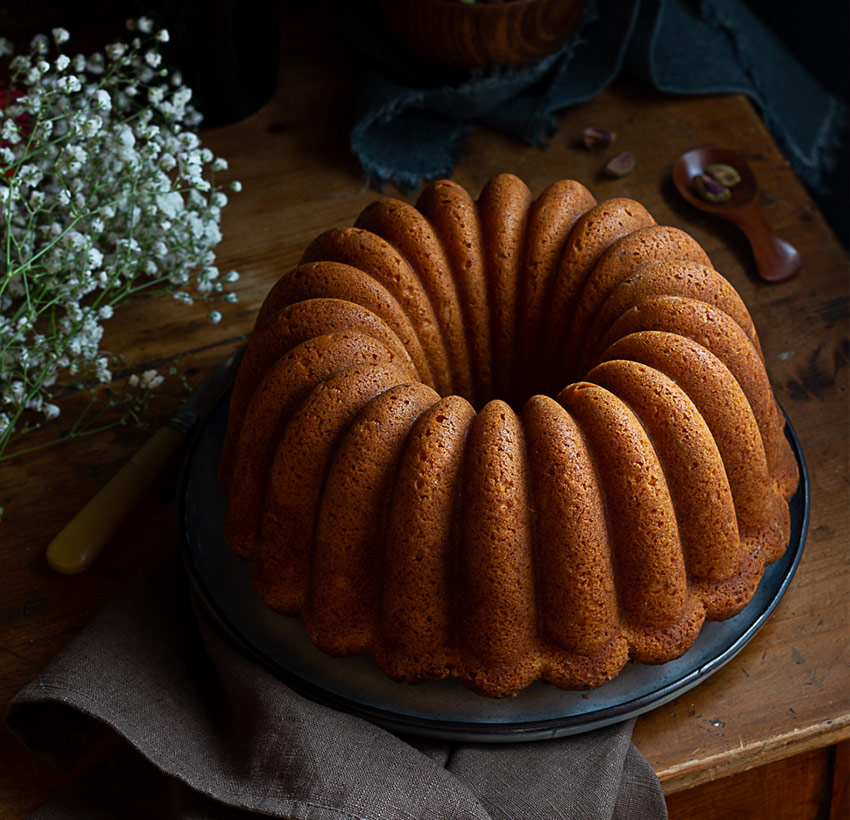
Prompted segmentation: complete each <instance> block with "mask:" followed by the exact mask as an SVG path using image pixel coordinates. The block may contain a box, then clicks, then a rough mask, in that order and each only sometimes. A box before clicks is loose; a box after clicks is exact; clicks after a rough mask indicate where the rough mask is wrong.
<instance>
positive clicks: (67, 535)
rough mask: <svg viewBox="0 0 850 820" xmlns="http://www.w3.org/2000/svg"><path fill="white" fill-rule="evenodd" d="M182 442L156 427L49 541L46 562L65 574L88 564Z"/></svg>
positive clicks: (169, 431) (173, 432) (169, 430)
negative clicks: (145, 440)
mask: <svg viewBox="0 0 850 820" xmlns="http://www.w3.org/2000/svg"><path fill="white" fill-rule="evenodd" d="M184 441H185V437H184V436H183V434H182V433H179V432H177V430H174V429H172V428H171V427H167V426H164V427H160V428H159V430H157V431H156V432H155V433H154V434H153V435H152V436H151V437H150V439H148V441H147V442H146V443H145V445H144V446H143V447H142V448H141V449H140V450H139V451H138V452H137V453H136V454H135V455H134V456H133V457H132V458H131V459H130V460H129V461H128V462H127V463H126V464H125V465H124V466H123V467H122V468H121V469H120V470H119V471H118V472H117V473H116V474H115V475H114V476H113V477H112V478H111V479H110V481H109V483H108V484H107V485H106V486H105V487H104V488H103V489H102V490H101V491H100V492H99V493H98V494H97V495H96V496H95V497H94V498H92V500H91V501H89V503H88V504H86V506H85V507H83V509H82V510H80V512H79V513H77V515H76V516H75V517H74V518H73V519H72V520H71V522H70V523H69V524H68V525H67V526H66V527H65V529H63V530H62V532H60V533H59V535H57V536H56V537H55V538H54V539H53V540H52V541H51V542H50V546H48V548H47V563H48V564H50V566H51V567H52V568H53V569H55V570H56V571H57V572H61V573H64V574H66V575H74V574H76V573H78V572H82V571H83V570H84V569H85V568H86V567H88V565H89V564H91V562H92V561H93V560H94V559H95V558H96V557H97V556H98V555H99V553H100V551H101V550H102V549H103V548H104V546H106V543H107V542H108V541H109V539H110V538H111V537H112V535H113V534H114V533H115V531H116V530H117V529H118V527H120V526H121V523H122V522H123V521H124V519H125V518H126V517H127V514H128V513H129V512H130V511H131V510H132V509H133V508H134V507H135V506H136V504H138V502H139V500H140V499H141V497H142V496H143V495H144V493H145V491H146V490H147V489H148V487H150V485H151V484H152V483H153V480H154V478H156V476H157V474H158V473H159V471H160V470H161V469H162V467H164V466H165V464H166V463H167V462H168V461H169V459H170V458H171V457H172V456H173V455H174V454H175V453H176V452H177V451H178V450H179V449H180V447H181V446H182V445H183V443H184Z"/></svg>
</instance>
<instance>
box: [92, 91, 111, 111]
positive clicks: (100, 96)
mask: <svg viewBox="0 0 850 820" xmlns="http://www.w3.org/2000/svg"><path fill="white" fill-rule="evenodd" d="M94 105H95V108H96V109H97V110H98V111H103V112H108V111H111V110H112V97H110V96H109V92H108V91H107V90H106V89H105V88H99V89H98V90H97V91H95V93H94Z"/></svg>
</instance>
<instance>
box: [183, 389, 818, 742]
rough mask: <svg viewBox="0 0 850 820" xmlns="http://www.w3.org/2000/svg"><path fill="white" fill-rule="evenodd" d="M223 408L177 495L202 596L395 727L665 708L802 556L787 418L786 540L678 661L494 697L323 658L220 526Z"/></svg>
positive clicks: (753, 622) (295, 667)
mask: <svg viewBox="0 0 850 820" xmlns="http://www.w3.org/2000/svg"><path fill="white" fill-rule="evenodd" d="M228 406H229V395H228V396H226V397H225V398H224V399H222V401H221V402H219V404H218V405H217V406H216V408H215V410H214V411H213V413H212V414H211V415H210V416H209V418H208V419H207V420H206V422H205V423H204V425H203V426H202V427H201V429H200V430H199V431H198V434H197V435H196V437H195V440H194V442H193V445H192V448H191V450H190V452H189V455H188V457H187V461H186V466H185V469H184V475H183V482H182V487H181V493H180V521H181V525H182V530H183V557H184V559H185V564H186V567H187V570H188V573H189V577H190V579H191V582H192V588H193V591H194V593H195V596H196V598H197V600H198V602H199V603H200V604H201V606H202V607H203V608H204V609H205V610H206V611H207V613H208V614H209V615H211V616H212V617H213V618H214V619H215V620H216V621H217V623H218V624H219V626H220V627H221V629H222V631H223V632H224V634H225V635H226V636H227V638H228V639H229V640H230V641H231V643H233V645H234V646H236V647H237V648H238V649H239V650H241V651H242V652H243V653H245V654H246V655H248V656H249V657H251V658H252V659H254V660H255V661H257V662H258V663H260V664H262V665H263V666H264V667H265V668H266V669H268V670H269V671H271V672H272V673H273V674H274V675H276V676H277V677H278V678H279V679H280V680H282V681H283V682H284V683H286V684H287V685H289V686H290V687H292V689H294V690H295V691H297V692H298V693H299V694H301V695H303V696H305V697H308V698H310V699H312V700H315V701H318V702H320V703H323V704H325V705H327V706H330V707H333V708H336V709H340V710H343V711H346V712H350V713H352V714H355V715H358V716H360V717H362V718H365V719H366V720H369V721H372V722H373V723H376V724H378V725H380V726H383V727H384V728H387V729H390V730H393V731H397V732H403V733H409V734H416V735H423V736H428V737H437V738H444V739H451V740H466V741H475V742H481V741H483V742H510V741H527V740H539V739H546V738H553V737H561V736H564V735H571V734H578V733H580V732H586V731H590V730H591V729H597V728H600V727H602V726H607V725H609V724H612V723H616V722H618V721H621V720H625V719H626V718H630V717H634V716H636V715H639V714H641V713H643V712H646V711H649V710H650V709H654V708H656V707H658V706H661V705H662V704H664V703H667V702H668V701H670V700H672V699H673V698H675V697H678V696H679V695H681V694H682V693H683V692H686V691H687V690H688V689H691V688H692V687H694V686H696V685H697V684H698V683H700V682H702V681H703V680H705V679H706V678H707V677H709V676H710V675H712V674H713V673H714V672H716V671H717V670H718V669H720V668H721V667H722V666H724V665H725V664H726V663H728V662H729V661H730V660H732V658H734V657H735V655H737V654H738V652H740V651H741V649H743V647H744V646H746V644H747V643H748V642H749V641H750V640H751V639H752V638H753V636H754V635H755V634H756V633H757V632H758V630H759V629H760V628H761V627H762V626H763V625H764V623H765V621H766V620H767V619H768V617H769V616H770V614H771V613H772V612H773V610H774V609H775V608H776V605H777V604H778V603H779V601H780V600H781V598H782V596H783V595H784V594H785V591H786V589H787V588H788V585H789V584H790V583H791V579H792V577H793V576H794V572H795V571H796V569H797V565H798V564H799V562H800V558H801V556H802V553H803V545H804V543H805V540H806V531H807V528H808V520H809V505H810V499H809V477H808V473H807V471H806V465H805V462H804V460H803V454H802V452H801V450H800V443H799V441H798V439H797V436H796V434H795V432H794V430H793V428H792V427H791V425H790V423H788V424H787V425H786V435H787V436H788V439H789V441H790V442H791V446H792V448H793V450H794V454H795V456H796V458H797V463H798V465H799V468H800V486H799V488H798V489H797V492H796V494H795V495H794V497H793V498H792V499H791V504H790V509H791V539H790V543H789V547H788V549H787V550H786V552H785V554H784V555H783V557H782V558H781V559H780V560H779V561H777V562H776V563H775V564H772V565H771V566H770V567H768V568H767V570H766V571H765V574H764V578H763V579H762V581H761V583H760V584H759V587H758V589H757V590H756V594H755V595H754V597H753V599H752V601H751V602H750V603H749V604H748V605H747V607H746V608H745V609H744V610H743V611H742V612H740V613H739V614H738V615H736V616H735V617H734V618H730V619H729V620H727V621H722V622H719V623H707V624H706V625H705V626H704V627H703V629H702V631H701V632H700V634H699V636H698V638H697V640H696V642H695V643H694V645H693V646H692V647H691V648H690V649H689V650H688V652H686V653H685V655H683V656H682V657H681V658H679V659H677V660H674V661H670V662H669V663H666V664H662V665H660V666H646V665H642V664H627V665H626V667H625V669H623V671H622V672H621V673H620V674H619V675H618V676H617V677H616V678H615V679H614V680H613V681H611V682H609V683H607V684H605V685H604V686H602V687H600V688H598V689H594V690H591V691H589V692H568V691H563V690H561V689H557V688H556V687H554V686H550V685H548V684H545V683H541V682H536V683H534V684H532V685H531V686H529V687H528V688H527V689H525V690H523V691H522V692H520V694H519V695H517V696H516V697H515V698H505V699H493V698H486V697H481V696H480V695H476V694H474V693H473V692H471V691H469V690H468V689H466V688H465V687H464V686H463V685H462V684H460V683H459V682H458V681H456V680H443V681H437V682H434V683H423V684H419V685H416V686H410V685H405V684H399V683H396V682H394V681H392V680H390V679H389V678H388V677H386V675H384V673H383V672H382V671H381V670H380V669H379V668H378V666H377V665H376V664H375V663H374V661H373V660H372V659H371V658H369V657H367V656H365V655H364V656H358V657H355V658H344V659H339V658H331V657H330V656H328V655H326V654H325V653H324V652H322V651H321V650H319V649H317V648H316V647H315V646H314V645H313V644H312V643H311V642H310V640H309V639H308V638H307V636H306V634H305V633H304V630H303V629H302V626H301V620H300V619H299V618H297V617H287V616H284V615H279V614H278V613H275V612H273V611H272V610H270V609H269V608H268V607H267V606H266V605H265V604H264V603H263V602H262V600H261V599H260V598H259V596H258V595H257V594H256V592H255V591H254V588H253V585H252V583H251V569H250V564H249V563H248V562H247V561H244V560H242V559H241V558H239V557H238V556H236V555H235V554H234V553H233V552H232V551H231V550H230V548H229V546H228V545H227V542H226V541H225V539H224V535H223V534H222V517H223V514H224V510H225V507H226V505H227V496H226V495H225V493H224V491H223V489H222V488H221V486H220V484H219V482H218V478H217V473H218V461H219V458H220V456H221V449H222V445H223V443H224V433H225V428H226V425H227V409H228Z"/></svg>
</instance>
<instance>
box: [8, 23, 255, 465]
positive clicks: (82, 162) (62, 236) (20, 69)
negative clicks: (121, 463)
mask: <svg viewBox="0 0 850 820" xmlns="http://www.w3.org/2000/svg"><path fill="white" fill-rule="evenodd" d="M137 29H138V30H139V31H140V32H142V33H143V34H151V33H152V32H153V24H152V21H150V20H147V19H143V20H141V21H139V23H138V26H137ZM52 34H53V41H54V42H55V43H56V44H57V45H62V44H64V43H65V42H67V39H68V35H67V32H66V31H65V30H64V29H55V30H54V31H53V32H52ZM154 38H155V39H156V41H158V42H160V43H163V42H167V41H168V34H167V32H166V31H165V30H161V31H160V32H157V33H156V34H155V35H154ZM146 43H147V44H146V45H145V46H144V47H143V46H142V44H141V41H140V40H139V39H134V40H133V42H132V44H131V45H130V46H127V45H126V44H123V43H121V44H110V45H108V46H106V47H105V49H103V50H102V51H95V52H93V53H92V54H91V55H90V56H89V57H88V58H86V57H85V56H84V55H82V54H76V55H74V56H73V57H69V56H68V55H65V54H56V52H54V54H55V57H50V58H48V56H47V55H48V54H49V53H50V47H52V46H50V47H49V40H48V38H45V37H39V38H36V39H34V40H33V44H32V49H31V50H30V52H29V53H27V54H23V55H19V56H18V57H14V58H13V59H12V60H11V61H10V71H11V80H12V82H14V83H15V84H16V85H17V86H18V87H20V89H21V91H22V92H23V96H22V97H19V98H18V99H17V100H15V101H14V106H9V109H10V110H9V112H8V113H12V114H13V115H14V116H6V117H3V118H0V142H2V143H3V144H2V145H0V173H5V178H4V184H0V247H6V248H7V249H9V248H11V255H10V256H8V258H7V260H6V264H7V267H8V269H9V270H11V271H13V275H12V276H11V277H10V278H8V279H7V280H6V281H5V282H0V405H2V404H4V403H6V404H9V403H10V402H14V403H15V404H14V406H15V408H16V409H15V413H14V415H10V414H8V413H6V414H5V415H2V416H0V457H2V455H3V452H4V450H5V448H6V446H7V445H8V443H9V441H10V437H11V436H12V435H14V434H15V430H14V429H13V428H14V427H15V426H16V425H17V424H18V416H19V413H20V411H21V410H22V409H26V410H27V412H34V413H36V414H41V416H42V417H43V418H44V419H45V420H49V419H50V418H53V417H54V416H55V414H56V413H57V411H58V404H57V403H56V402H54V401H52V400H51V398H52V389H53V388H54V385H57V384H62V383H63V379H64V378H66V377H68V376H70V377H71V378H80V379H83V378H84V379H92V378H94V379H95V380H97V381H98V382H101V383H106V382H109V381H110V380H111V379H112V372H111V369H110V367H109V359H108V358H107V357H106V356H104V355H103V354H102V353H101V351H100V343H101V340H102V338H103V327H102V324H101V323H103V322H106V321H109V320H111V319H112V318H114V316H115V313H116V308H117V307H118V306H119V303H120V302H121V301H122V300H123V299H124V298H125V297H126V294H127V293H131V292H133V291H134V290H144V291H145V292H146V293H148V292H155V291H156V289H161V290H166V291H168V292H170V293H171V294H172V295H173V297H174V298H175V299H177V300H178V301H180V302H181V303H185V304H187V305H193V304H194V303H195V302H196V301H199V300H200V299H201V298H203V299H204V300H210V299H213V298H217V299H220V300H221V302H222V303H224V304H230V303H232V302H235V301H236V300H237V297H236V294H235V293H232V292H228V291H227V286H230V285H233V284H234V283H235V282H236V281H237V280H238V274H236V272H235V271H232V272H228V273H227V274H225V275H221V274H220V273H219V270H218V268H217V266H216V264H215V246H216V245H217V243H218V242H219V241H220V240H221V230H220V225H219V223H220V219H221V212H222V209H223V208H224V207H226V205H227V194H226V193H225V192H224V191H223V190H222V186H221V185H217V184H214V182H213V177H212V174H214V173H215V172H218V171H225V170H227V162H226V160H224V159H223V158H216V157H215V155H214V154H213V152H212V151H211V150H210V149H209V148H208V147H206V146H204V145H202V143H201V140H200V139H199V137H198V135H197V134H196V133H195V129H196V127H197V125H198V123H199V115H198V113H197V111H195V109H194V108H193V107H192V104H191V100H192V93H191V89H189V88H187V87H185V86H184V85H182V77H180V75H179V73H174V74H172V73H170V72H169V71H168V70H166V69H163V68H162V62H161V57H160V56H159V52H158V51H157V46H156V45H153V46H151V40H150V38H148V39H147V41H146ZM11 49H12V46H11V43H9V42H8V41H4V40H0V56H2V55H3V54H7V55H8V54H10V53H11ZM160 77H162V78H164V79H160ZM81 92H82V93H81ZM19 113H21V114H24V113H25V114H28V115H29V116H30V117H31V118H32V121H34V122H35V123H36V125H35V130H34V131H33V132H32V134H30V132H29V131H26V130H24V129H23V128H22V127H21V126H20V125H19V124H18V122H16V118H17V115H18V114H19ZM239 187H240V186H239V185H238V183H230V185H229V188H230V190H238V189H239ZM149 283H150V284H149ZM148 288H150V289H151V290H150V291H149V290H148ZM28 299H29V302H27V300H28ZM39 300H41V301H39ZM30 302H31V304H30ZM47 310H49V311H50V312H51V318H50V320H49V321H46V317H45V315H44V314H45V311H47ZM206 315H207V318H208V320H209V321H210V322H213V323H217V322H221V321H222V318H223V317H222V314H221V311H219V310H215V309H208V310H207V314H206ZM11 316H14V317H15V318H14V320H12V319H10V318H8V317H11ZM36 328H39V331H38V332H36ZM42 328H43V329H44V330H43V332H42V330H41V329H42ZM48 328H49V330H48ZM134 378H135V381H136V386H140V387H144V388H145V390H144V391H143V392H145V393H149V392H150V390H152V389H155V388H156V387H158V386H159V385H160V383H161V381H162V379H163V377H162V376H161V375H160V374H158V373H156V371H153V372H150V373H149V372H148V371H146V372H145V373H143V374H142V378H141V379H140V378H139V377H138V376H135V377H130V379H129V380H128V384H129V385H130V386H131V387H132V386H133V381H134Z"/></svg>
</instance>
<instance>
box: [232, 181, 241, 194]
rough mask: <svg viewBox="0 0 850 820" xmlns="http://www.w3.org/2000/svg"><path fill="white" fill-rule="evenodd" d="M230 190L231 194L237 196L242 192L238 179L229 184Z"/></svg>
mask: <svg viewBox="0 0 850 820" xmlns="http://www.w3.org/2000/svg"><path fill="white" fill-rule="evenodd" d="M230 190H231V191H233V193H235V194H238V193H239V192H240V191H241V190H242V183H241V182H240V181H239V180H238V179H234V180H233V182H231V183H230Z"/></svg>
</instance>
